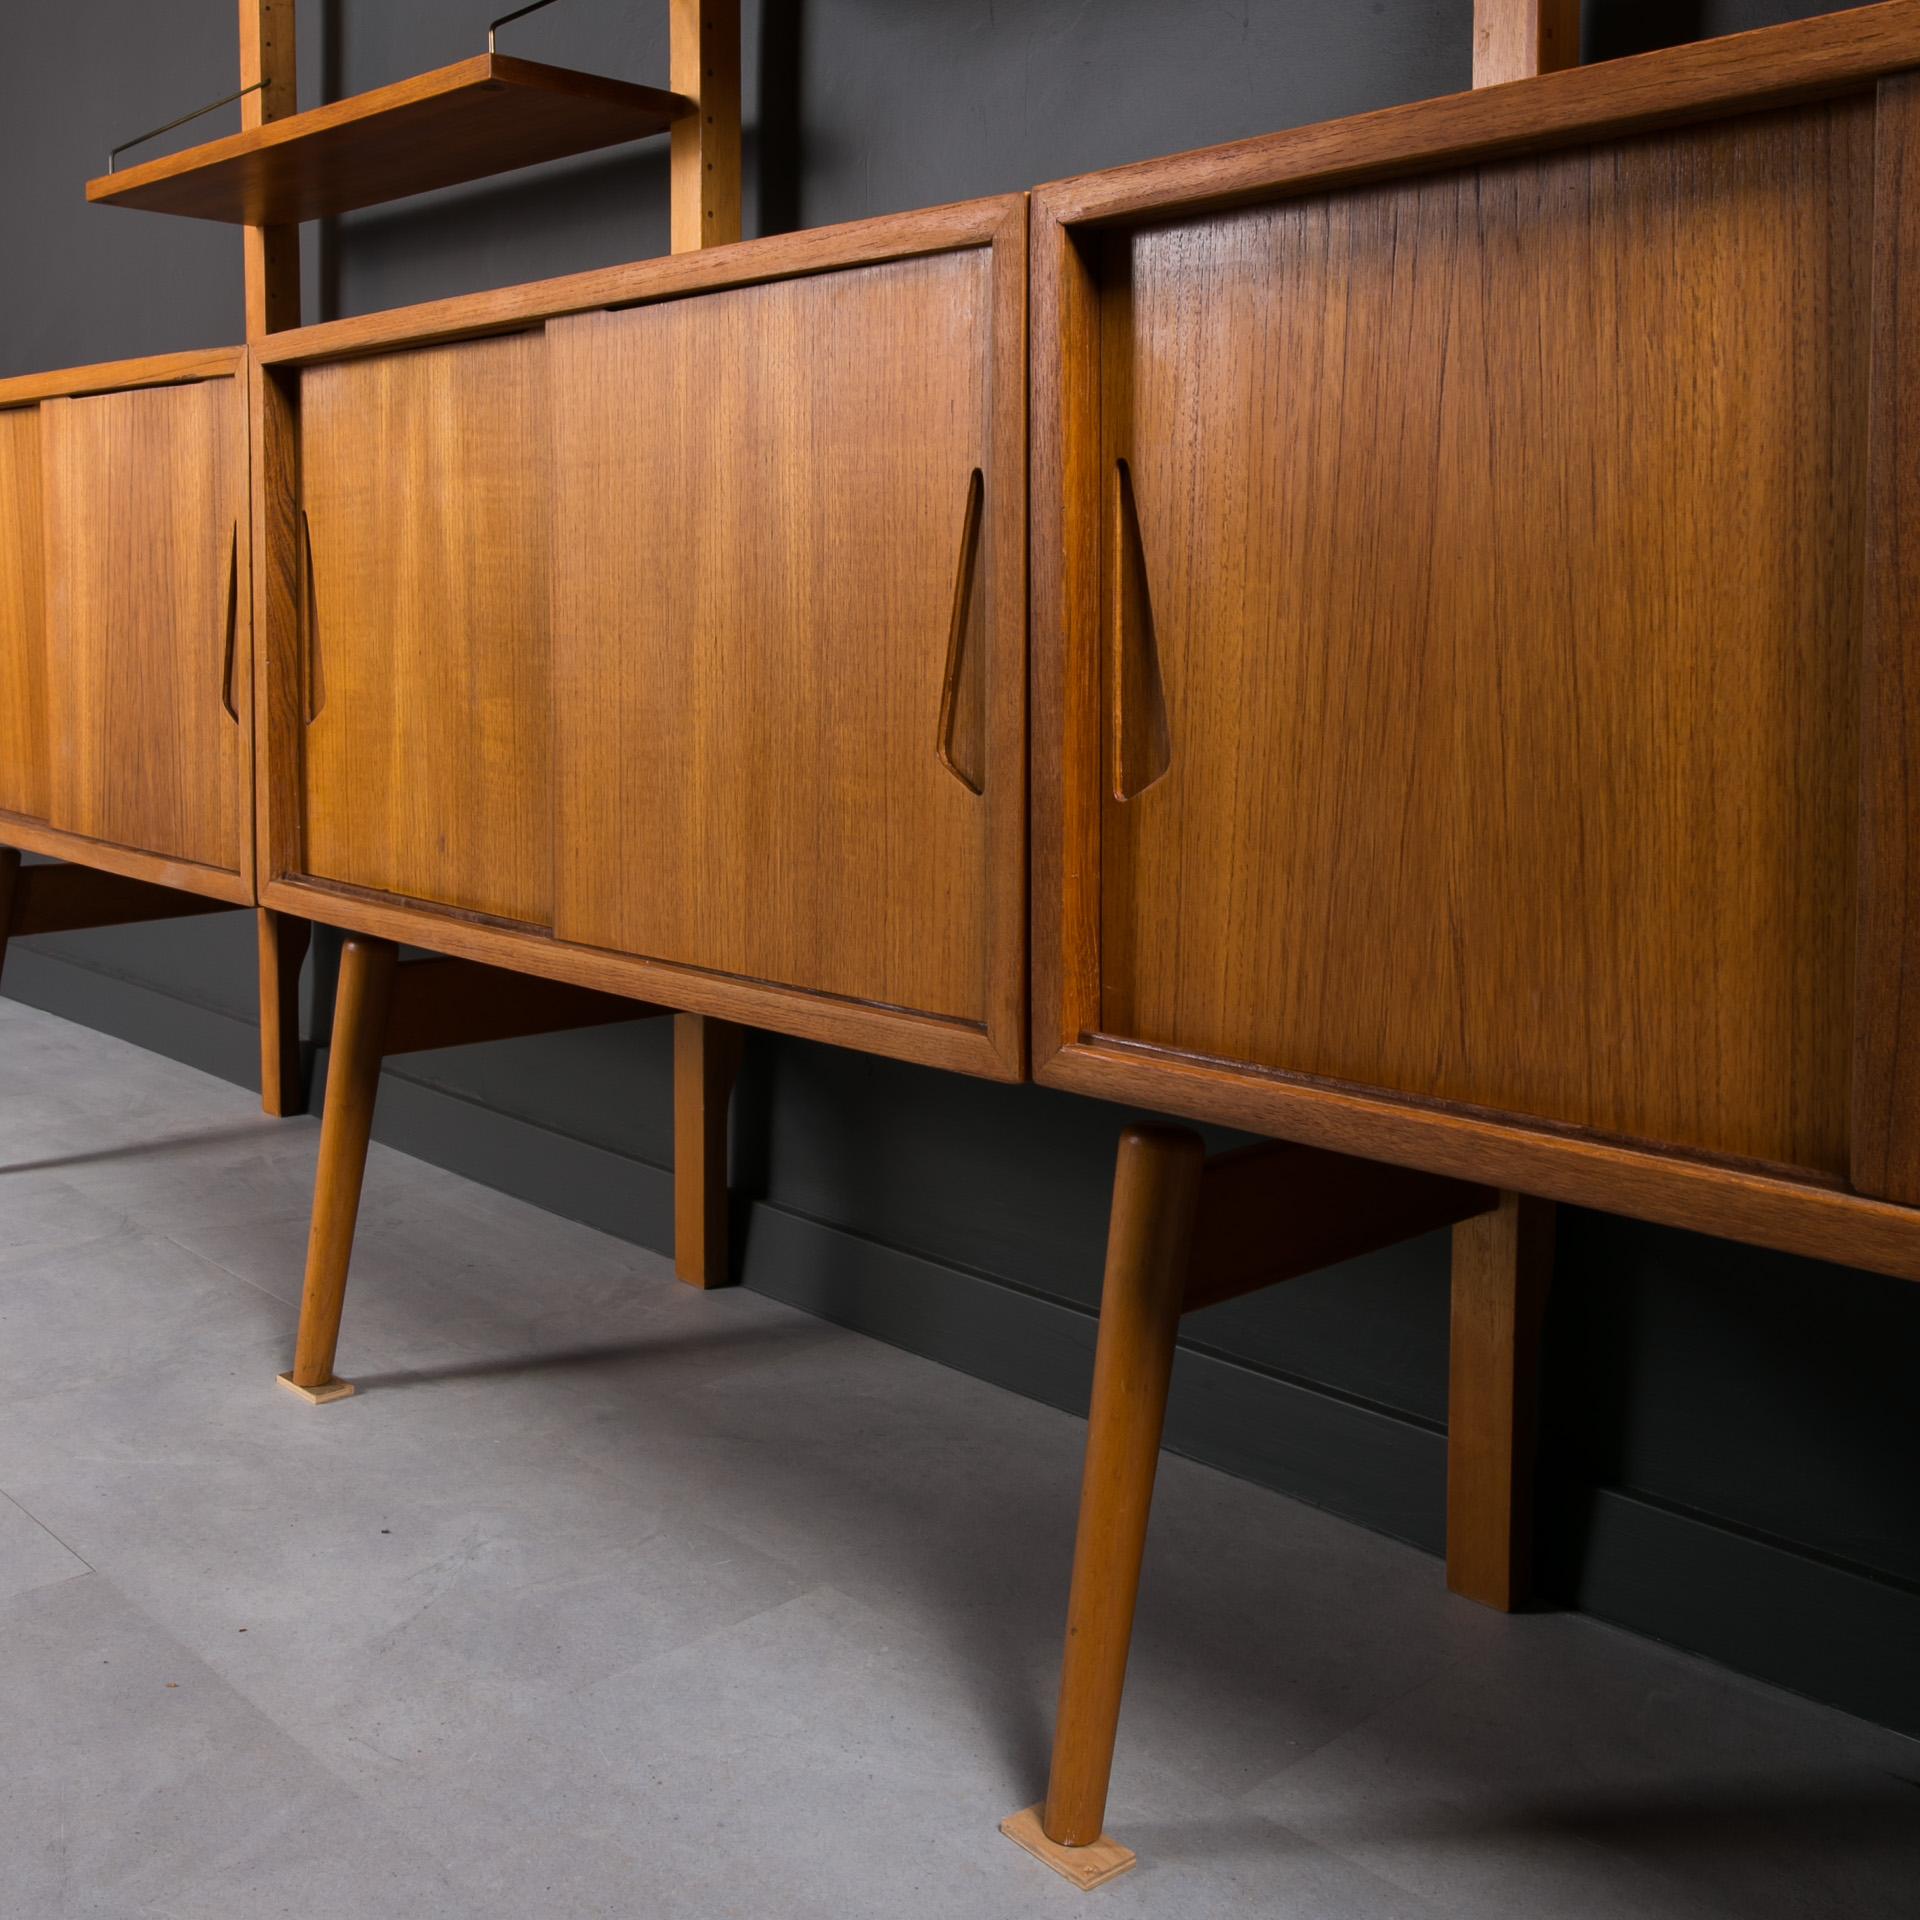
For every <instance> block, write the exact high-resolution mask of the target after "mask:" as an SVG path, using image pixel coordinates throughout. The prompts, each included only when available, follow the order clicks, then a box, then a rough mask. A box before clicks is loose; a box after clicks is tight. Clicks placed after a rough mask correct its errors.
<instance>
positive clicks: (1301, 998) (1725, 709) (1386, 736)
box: [1102, 99, 1873, 1174]
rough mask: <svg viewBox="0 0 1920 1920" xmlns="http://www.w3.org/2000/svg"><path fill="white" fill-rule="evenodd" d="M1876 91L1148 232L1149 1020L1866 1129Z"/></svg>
mask: <svg viewBox="0 0 1920 1920" xmlns="http://www.w3.org/2000/svg"><path fill="white" fill-rule="evenodd" d="M1872 137H1873V115H1872V107H1871V102H1870V101H1867V100H1863V99H1848V100H1842V101H1836V102H1828V103H1823V104H1821V105H1819V106H1816V107H1810V108H1803V109H1799V110H1796V111H1794V112H1790V113H1775V114H1769V115H1765V116H1759V117H1755V118H1750V119H1746V120H1739V121H1731V122H1724V123H1719V124H1715V125H1711V126H1707V127H1702V128H1698V129H1689V130H1686V131H1683V132H1679V133H1674V134H1668V135H1661V136H1657V137H1648V138H1642V139H1635V140H1631V141H1625V142H1621V143H1617V144H1614V145H1609V146H1605V147H1598V148H1593V149H1590V150H1586V151H1579V152H1560V153H1554V154H1551V155H1547V156H1542V157H1540V158H1537V159H1529V160H1524V161H1517V162H1512V163H1502V164H1499V165H1492V166H1486V167H1482V168H1478V169H1474V170H1471V171H1467V172H1462V173H1458V174H1453V175H1447V176H1439V177H1428V178H1422V179H1419V180H1415V181H1407V182H1397V183H1392V184H1388V185H1384V186H1380V187H1375V188H1369V189H1365V190H1361V191H1353V192H1347V193H1342V194H1338V195H1334V196H1331V197H1326V198H1321V199H1317V200H1297V201H1290V202H1287V203H1284V204H1279V205H1273V206H1269V207H1263V208H1257V209H1254V210H1251V211H1244V212H1237V213H1232V214H1225V215H1219V216H1215V217H1211V218H1207V219H1202V220H1187V221H1182V222H1177V223H1174V224H1171V225H1167V226H1162V227H1157V228H1153V229H1148V230H1142V231H1140V232H1138V233H1136V234H1135V235H1133V236H1132V240H1131V245H1130V269H1129V271H1128V273H1127V275H1126V286H1125V297H1126V298H1127V299H1128V300H1129V301H1130V303H1131V318H1130V321H1129V322H1128V324H1127V326H1126V329H1125V336H1124V339H1123V341H1122V344H1121V346H1120V347H1119V349H1117V350H1118V351H1119V352H1121V353H1122V354H1123V356H1124V364H1123V365H1122V366H1121V367H1120V368H1118V369H1114V368H1109V370H1108V381H1107V385H1108V391H1109V393H1112V392H1113V391H1114V390H1115V387H1116V384H1117V385H1118V386H1119V387H1120V388H1121V389H1122V390H1123V391H1124V394H1125V400H1126V405H1125V408H1124V409H1122V410H1121V417H1123V418H1124V419H1125V420H1126V422H1127V426H1126V432H1125V438H1126V440H1127V443H1128V444H1127V445H1125V446H1123V447H1114V446H1110V447H1108V448H1107V450H1106V451H1107V453H1108V455H1109V457H1110V458H1112V459H1115V460H1117V459H1120V458H1124V459H1125V460H1126V461H1127V462H1128V476H1129V480H1130V486H1131V495H1132V506H1133V511H1134V517H1135V521H1136V522H1137V536H1135V537H1137V541H1138V545H1139V556H1138V558H1139V564H1140V567H1141V568H1142V569H1143V572H1144V582H1145V585H1144V589H1143V590H1142V593H1141V594H1140V595H1137V596H1135V598H1136V599H1137V601H1138V606H1137V607H1136V609H1135V612H1134V615H1133V617H1134V620H1135V622H1136V624H1144V623H1146V622H1150V626H1151V633H1152V637H1153V642H1154V647H1155V652H1156V658H1157V665H1158V670H1159V673H1160V676H1161V690H1162V693H1163V697H1164V700H1165V705H1166V711H1167V716H1168V721H1167V725H1168V735H1169V761H1168V767H1167V771H1166V773H1165V775H1164V777H1162V778H1159V779H1157V780H1156V781H1155V782H1154V783H1153V784H1152V785H1150V786H1148V787H1147V788H1146V789H1145V790H1144V791H1141V792H1139V793H1137V794H1136V795H1135V796H1134V797H1133V798H1131V799H1127V800H1117V799H1114V798H1112V797H1109V798H1108V799H1107V800H1106V801H1105V803H1104V821H1103V839H1102V873H1103V883H1102V884H1103V905H1102V952H1103V955H1104V956H1105V962H1104V977H1103V998H1102V1018H1103V1024H1104V1026H1105V1028H1106V1030H1107V1031H1108V1032H1110V1033H1112V1034H1115V1035H1120V1036H1125V1037H1129V1038H1133V1039H1138V1040H1142V1041H1147V1042H1153V1043H1158V1044H1162V1045H1166V1046H1170V1047H1175V1048H1180V1049H1185V1050H1189V1051H1192V1052H1195V1053H1199V1054H1205V1055H1212V1056H1217V1057H1220V1058H1224V1059H1227V1060H1232V1061H1245V1062H1249V1063H1253V1064H1256V1065H1259V1066H1262V1067H1268V1068H1277V1069H1283V1070H1291V1071H1296V1072H1300V1073H1305V1074H1309V1075H1314V1076H1322V1077H1326V1078H1330V1079H1335V1080H1341V1081H1348V1082H1353V1083H1358V1084H1361V1085H1365V1086H1371V1087H1378V1088H1384V1089H1387V1090H1391V1091H1393V1092H1397V1093H1403V1094H1408V1095H1413V1096H1416V1097H1420V1098H1423V1099H1437V1100H1443V1101H1448V1102H1459V1103H1465V1104H1470V1105H1473V1106H1477V1107H1482V1108H1487V1109H1492V1110H1494V1111H1499V1112H1510V1113H1514V1114H1519V1115H1526V1116H1537V1117H1539V1118H1542V1119H1545V1120H1549V1121H1553V1122H1559V1123H1564V1124H1567V1125H1570V1126H1573V1127H1578V1128H1581V1129H1587V1130H1592V1131H1595V1132H1599V1133H1603V1134H1608V1135H1615V1136H1622V1137H1627V1138H1633V1139H1642V1140H1648V1141H1653V1142H1658V1143H1661V1144H1666V1145H1672V1146H1676V1147H1681V1148H1685V1149H1690V1150H1698V1151H1704V1152H1710V1153H1715V1154H1722V1155H1731V1156H1739V1157H1746V1158H1752V1159H1757V1160H1762V1161H1769V1162H1776V1163H1781V1164H1784V1165H1790V1166H1794V1167H1801V1168H1807V1169H1813V1170H1817V1171H1819V1172H1821V1173H1824V1174H1844V1172H1845V1170H1846V1167H1847V1147H1848V1097H1849V1089H1848V1079H1849V1067H1848V1056H1849V1045H1850V1037H1851V1021H1852V1005H1851V1002H1852V955H1853V941H1854V903H1855V891H1856V888H1855V882H1856V870H1857V858H1856V851H1855V847H1856V838H1857V817H1856V816H1857V805H1858V789H1857V777H1858V765H1859V722H1858V708H1857V703H1858V695H1859V678H1858V673H1859V654H1860V636H1861V627H1862V617H1863V615H1862V600H1863V587H1862V574H1863V567H1862V547H1863V539H1864V526H1865V501H1864V492H1865V486H1864V476H1865V443H1866V411H1867V360H1868V354H1867V329H1866V314H1867V297H1868V287H1869V279H1870V274H1869V255H1870V239H1871V234H1870V226H1871V169H1872ZM1109 338H1110V339H1111V330H1110V331H1109ZM1112 351H1115V349H1113V348H1111V347H1110V348H1109V352H1112ZM1110 411H1112V410H1111V409H1110ZM1116 525H1117V521H1115V520H1112V519H1110V523H1109V525H1108V527H1107V528H1106V531H1105V537H1106V539H1107V540H1108V542H1109V550H1110V551H1111V550H1112V545H1111V543H1112V542H1113V541H1114V539H1115V537H1116V531H1115V529H1116ZM1108 792H1109V796H1111V793H1112V784H1111V782H1110V783H1109V787H1108Z"/></svg>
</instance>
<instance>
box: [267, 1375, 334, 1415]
mask: <svg viewBox="0 0 1920 1920" xmlns="http://www.w3.org/2000/svg"><path fill="white" fill-rule="evenodd" d="M273 1377H274V1378H275V1379H276V1380H278V1381H279V1382H280V1384H281V1385H282V1386H283V1387H285V1388H286V1390H287V1391H288V1392H289V1393H297V1394H298V1395H299V1396H300V1398H301V1399H302V1400H304V1401H306V1402H307V1404H308V1405H309V1406H314V1407H324V1406H325V1405H326V1404H327V1402H328V1401H329V1400H344V1399H345V1398H346V1397H347V1395H348V1394H350V1393H351V1392H352V1391H353V1382H352V1381H351V1380H329V1381H328V1382H327V1384H326V1385H325V1386H324V1387H302V1386H297V1385H295V1383H294V1378H293V1375H292V1374H290V1373H276V1374H275V1375H274V1376H273Z"/></svg>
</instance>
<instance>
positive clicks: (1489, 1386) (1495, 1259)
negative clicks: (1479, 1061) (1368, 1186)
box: [1447, 0, 1580, 1613]
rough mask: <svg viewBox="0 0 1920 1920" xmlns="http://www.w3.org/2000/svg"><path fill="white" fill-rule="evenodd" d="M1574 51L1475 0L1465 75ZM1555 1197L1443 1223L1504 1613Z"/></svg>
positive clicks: (1569, 17) (1515, 73)
mask: <svg viewBox="0 0 1920 1920" xmlns="http://www.w3.org/2000/svg"><path fill="white" fill-rule="evenodd" d="M1579 59H1580V0H1474V8H1473V84H1474V85H1475V86H1476V87H1492V86H1499V85H1501V84H1502V83H1503V82H1505V81H1508V80H1524V79H1527V78H1528V77H1529V76H1531V75H1533V74H1538V73H1547V72H1551V71H1553V70H1554V69H1556V68H1560V67H1571V66H1575V65H1577V64H1578V63H1579ZM1552 1276H1553V1208H1552V1207H1551V1206H1549V1205H1548V1204H1547V1203H1546V1202H1544V1201H1540V1200H1530V1199H1527V1198H1525V1197H1524V1196H1522V1195H1520V1194H1516V1193H1506V1194H1502V1195H1501V1196H1500V1206H1499V1210H1498V1211H1497V1212H1494V1213H1489V1214H1483V1215H1482V1216H1481V1217H1480V1218H1479V1219H1477V1220H1466V1221H1462V1222H1461V1224H1460V1225H1459V1226H1457V1227H1455V1228H1454V1230H1453V1313H1452V1333H1451V1356H1450V1361H1449V1366H1448V1377H1447V1586H1448V1587H1449V1588H1450V1589H1451V1590H1452V1591H1453V1592H1454V1593H1458V1594H1461V1595H1464V1596H1465V1597H1466V1598H1467V1599H1469V1600H1478V1601H1479V1602H1480V1603H1481V1605H1483V1606H1488V1607H1497V1608H1499V1609H1500V1610H1501V1611H1502V1612H1503V1613H1504V1612H1511V1611H1512V1610H1513V1609H1514V1608H1515V1607H1518V1606H1523V1605H1524V1604H1525V1603H1526V1600H1527V1597H1528V1595H1529V1593H1530V1592H1531V1590H1532V1585H1533V1540H1532V1514H1533V1456H1534V1440H1535V1425H1536V1413H1537V1409H1538V1406H1539V1399H1540V1335H1541V1330H1542V1328H1543V1326H1544V1325H1545V1321H1546V1305H1547V1288H1548V1285H1549V1283H1550V1281H1551V1279H1552Z"/></svg>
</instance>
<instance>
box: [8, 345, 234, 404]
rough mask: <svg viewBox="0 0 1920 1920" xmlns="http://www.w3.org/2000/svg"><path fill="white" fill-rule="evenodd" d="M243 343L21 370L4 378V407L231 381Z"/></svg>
mask: <svg viewBox="0 0 1920 1920" xmlns="http://www.w3.org/2000/svg"><path fill="white" fill-rule="evenodd" d="M245 361H246V353H245V349H244V348H241V347H207V348H204V349H202V350H200V351H198V352H194V353H156V354H149V355H147V356H146V357H144V358H142V359H139V360H102V361H98V362H96V363H95V364H94V365H92V366H86V367H62V368H58V369H56V370H55V371H53V372H49V373H18V374H14V375H12V376H11V377H9V378H7V379H0V407H25V406H31V405H33V403H34V402H35V401H38V400H69V399H75V398H78V397H80V396H81V395H85V394H95V393H114V392H118V391H121V390H123V389H125V388H129V387H171V386H181V385H184V384H186V383H188V382H190V381H196V380H230V379H232V378H233V377H234V376H235V375H236V374H238V373H239V372H240V370H241V368H242V366H243V365H244V364H245Z"/></svg>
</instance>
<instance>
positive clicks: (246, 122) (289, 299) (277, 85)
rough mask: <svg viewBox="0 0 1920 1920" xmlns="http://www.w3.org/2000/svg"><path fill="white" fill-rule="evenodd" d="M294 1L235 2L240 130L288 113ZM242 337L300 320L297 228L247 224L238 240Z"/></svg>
mask: <svg viewBox="0 0 1920 1920" xmlns="http://www.w3.org/2000/svg"><path fill="white" fill-rule="evenodd" d="M296 13H297V9H296V6H295V0H239V25H240V85H241V87H242V88H243V89H245V88H249V87H255V86H257V87H258V88H259V91H258V92H253V93H246V92H243V94H242V96H241V101H240V128H241V132H242V133H243V134H244V133H248V132H251V131H253V130H254V129H256V128H260V127H266V126H270V125H272V124H273V123H274V122H275V121H277V120H285V119H288V118H290V117H291V116H292V114H293V112H294V110H295V108H296V107H297V106H298V104H299V101H298V97H297V89H298V81H299V62H298V59H297V57H296V56H297V43H296V41H295V37H294V27H295V20H296ZM241 265H242V282H243V285H244V289H245V295H246V314H247V338H248V339H249V340H258V339H261V338H263V337H264V336H265V335H267V334H269V333H273V332H276V331H277V330H279V329H280V328H283V327H297V326H298V325H299V324H300V229H299V228H298V227H297V226H293V225H280V226H249V227H248V228H247V229H246V232H245V234H244V235H243V236H242V240H241Z"/></svg>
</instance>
